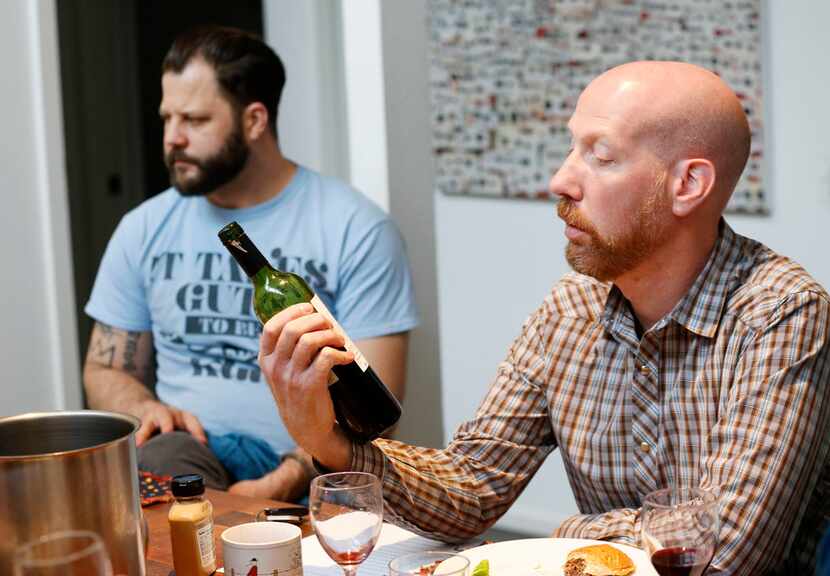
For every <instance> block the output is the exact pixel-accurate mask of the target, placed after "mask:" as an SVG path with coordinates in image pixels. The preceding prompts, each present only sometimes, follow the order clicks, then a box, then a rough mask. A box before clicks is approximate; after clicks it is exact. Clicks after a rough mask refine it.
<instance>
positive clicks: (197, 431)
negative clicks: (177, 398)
mask: <svg viewBox="0 0 830 576" xmlns="http://www.w3.org/2000/svg"><path fill="white" fill-rule="evenodd" d="M179 415H180V417H181V428H183V429H184V430H187V431H188V432H189V433H190V435H191V436H193V437H194V438H195V439H196V440H198V441H199V442H201V443H202V444H207V435H206V434H205V429H204V428H202V423H201V422H199V419H198V418H197V417H196V416H194V415H193V414H191V413H190V412H185V411H184V410H182V411H180V412H179Z"/></svg>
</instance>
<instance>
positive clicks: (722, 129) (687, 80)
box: [580, 62, 750, 210]
mask: <svg viewBox="0 0 830 576" xmlns="http://www.w3.org/2000/svg"><path fill="white" fill-rule="evenodd" d="M601 100H602V101H604V103H605V106H606V109H607V108H608V106H609V103H611V109H612V110H613V111H614V115H615V116H617V117H618V118H624V119H625V123H626V125H625V130H626V131H628V132H629V133H630V134H631V135H633V136H636V137H637V138H638V139H640V140H642V141H644V142H648V143H651V144H653V145H654V150H655V152H656V154H657V155H658V156H659V157H661V158H663V159H664V160H666V161H667V162H669V163H673V162H675V161H677V160H681V159H685V158H705V159H707V160H710V161H711V162H712V163H713V165H714V166H715V171H716V179H715V185H714V188H713V190H712V192H713V200H714V205H715V207H719V210H722V209H723V207H725V206H726V202H727V201H728V200H729V196H730V195H731V194H732V190H733V189H734V187H735V184H736V183H737V181H738V178H739V177H740V175H741V173H742V172H743V169H744V166H745V165H746V161H747V158H748V157H749V146H750V130H749V123H748V122H747V118H746V114H745V113H744V110H743V106H742V105H741V103H740V101H739V100H738V98H737V96H735V93H734V92H732V90H731V89H730V88H729V87H728V86H727V85H726V83H725V82H723V80H721V79H720V78H719V77H718V76H717V75H715V74H713V73H712V72H710V71H709V70H706V69H705V68H701V67H699V66H694V65H692V64H686V63H683V62H631V63H627V64H623V65H621V66H617V67H615V68H612V69H611V70H608V71H607V72H605V73H604V74H602V75H600V76H598V77H597V78H596V79H595V80H594V81H592V82H591V84H590V85H589V86H588V87H587V88H586V89H585V91H584V92H583V94H582V96H581V97H580V105H585V106H588V107H590V106H591V105H592V103H594V102H595V103H599V102H600V101H601Z"/></svg>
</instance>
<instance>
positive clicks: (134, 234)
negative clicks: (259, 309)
mask: <svg viewBox="0 0 830 576" xmlns="http://www.w3.org/2000/svg"><path fill="white" fill-rule="evenodd" d="M232 220H236V221H237V222H239V224H240V225H241V226H242V227H243V228H244V229H245V232H246V233H247V234H248V237H250V238H251V240H252V241H253V242H254V243H255V244H256V245H257V246H258V247H259V249H260V250H261V251H262V253H263V254H264V255H265V256H266V258H268V259H269V260H270V261H271V263H272V264H273V265H274V266H275V267H277V268H279V269H280V270H285V271H288V272H294V273H296V274H299V275H300V276H302V277H303V278H305V280H306V281H307V282H308V284H309V286H310V287H311V288H312V290H314V291H315V292H316V293H317V295H319V296H320V297H321V298H322V299H323V301H324V302H325V304H326V305H327V306H328V307H329V309H330V310H331V312H332V314H334V316H335V317H336V318H337V320H338V321H339V322H340V324H341V325H342V326H343V328H344V329H345V330H346V333H347V334H348V335H349V336H350V337H351V338H352V339H353V340H360V339H363V338H371V337H376V336H383V335H387V334H393V333H396V332H402V331H406V330H410V329H412V328H413V327H415V326H416V325H417V323H418V318H417V311H416V308H415V297H414V293H413V288H412V279H411V276H410V271H409V265H408V262H407V258H406V253H405V250H404V245H403V241H402V239H401V236H400V233H399V232H398V229H397V227H396V226H395V224H394V222H392V220H391V219H390V218H389V216H387V215H386V214H385V213H384V212H383V211H382V210H380V209H379V208H378V207H377V206H376V205H374V204H373V203H372V202H371V201H370V200H368V199H367V198H366V197H365V196H363V195H362V194H360V193H359V192H357V191H356V190H354V189H352V188H350V187H348V186H347V185H345V184H343V183H341V182H338V181H336V180H332V179H329V178H325V177H323V176H321V175H319V174H317V173H315V172H312V171H310V170H307V169H304V168H302V167H298V169H297V172H296V174H295V175H294V177H293V179H292V180H291V181H290V183H289V184H288V186H286V188H285V189H284V190H283V191H282V192H281V193H280V194H278V195H277V196H276V197H274V198H273V199H271V200H268V201H267V202H264V203H262V204H258V205H256V206H252V207H249V208H243V209H238V210H229V209H223V208H218V207H216V206H214V205H213V204H211V203H210V202H209V201H208V200H207V199H206V198H204V197H189V198H186V197H183V196H181V195H180V194H179V193H178V192H177V191H176V190H174V189H172V188H171V189H169V190H167V191H165V192H163V193H161V194H159V195H158V196H156V197H154V198H151V199H149V200H147V201H146V202H144V203H142V204H141V205H140V206H138V207H137V208H136V209H134V210H132V211H131V212H129V213H128V214H127V215H125V216H124V218H123V219H122V220H121V222H120V223H119V225H118V228H117V229H116V230H115V233H114V234H113V236H112V238H111V239H110V242H109V245H108V246H107V250H106V252H105V254H104V257H103V259H102V260H101V265H100V268H99V269H98V275H97V277H96V279H95V286H94V287H93V290H92V295H91V296H90V299H89V302H88V303H87V305H86V313H87V314H89V315H90V316H91V317H92V318H94V319H95V320H97V321H98V322H101V323H104V324H108V325H110V326H113V327H116V328H119V329H121V330H131V331H142V332H144V331H149V330H152V333H153V341H154V345H155V350H156V363H157V372H156V380H157V384H156V394H157V395H158V397H159V399H160V400H162V401H163V402H165V403H168V404H170V405H172V406H175V407H178V408H181V409H184V410H188V411H190V412H192V413H194V414H195V415H196V416H198V418H199V420H200V421H201V422H202V425H203V426H204V427H205V429H206V430H207V431H208V432H209V433H211V434H216V435H221V434H243V435H247V436H253V437H257V438H261V439H264V440H266V441H267V442H268V444H269V445H270V446H271V447H272V448H273V449H274V451H275V452H276V453H277V454H282V453H284V452H286V451H287V450H290V449H292V448H293V447H294V442H293V440H292V439H291V437H290V436H289V435H288V432H287V431H286V430H285V427H284V426H283V424H282V421H281V420H280V418H279V413H278V410H277V407H276V403H275V402H274V398H273V397H272V395H271V392H270V390H269V388H268V385H267V383H266V382H265V379H264V378H263V377H262V375H261V373H260V370H259V366H258V364H257V361H256V359H257V351H258V348H259V335H260V332H261V326H260V324H259V321H258V320H257V319H256V317H255V316H254V314H253V311H252V308H251V298H252V293H253V288H252V287H251V284H250V281H249V280H248V277H247V276H245V273H244V272H242V270H241V269H240V268H239V266H238V265H237V264H236V262H235V260H234V259H233V257H232V256H231V255H230V254H229V253H228V252H227V251H226V250H225V248H224V247H223V246H222V244H221V242H220V241H219V238H218V237H217V235H216V234H217V232H218V231H219V230H220V229H221V228H222V227H223V226H224V225H225V224H227V223H228V222H230V221H232Z"/></svg>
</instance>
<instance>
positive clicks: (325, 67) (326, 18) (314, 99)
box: [263, 0, 349, 179]
mask: <svg viewBox="0 0 830 576" xmlns="http://www.w3.org/2000/svg"><path fill="white" fill-rule="evenodd" d="M263 8H264V15H263V19H264V29H265V34H264V36H265V40H266V41H267V42H268V43H269V44H270V45H271V47H272V48H274V50H275V51H276V52H277V54H279V55H280V58H281V59H282V62H283V66H285V75H286V84H285V89H284V90H283V95H282V100H281V102H280V110H279V117H278V122H279V126H278V128H279V130H278V131H279V135H280V146H281V148H282V151H283V153H284V154H285V155H286V156H287V157H288V158H291V159H292V160H294V161H296V162H299V163H300V164H303V165H304V166H308V167H310V168H313V169H314V170H317V171H319V172H322V173H323V174H326V175H328V176H334V177H337V178H342V179H348V177H349V154H348V150H349V148H348V143H347V139H348V130H347V120H346V98H345V93H346V90H345V84H344V77H343V55H342V44H343V42H342V37H341V26H340V3H339V0H314V1H309V2H296V0H265V1H264V2H263Z"/></svg>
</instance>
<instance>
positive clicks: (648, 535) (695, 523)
mask: <svg viewBox="0 0 830 576" xmlns="http://www.w3.org/2000/svg"><path fill="white" fill-rule="evenodd" d="M642 536H643V544H644V546H645V549H646V552H647V553H648V555H649V557H650V558H651V564H652V566H654V569H655V570H657V573H658V574H660V575H661V576H700V575H701V574H703V572H704V570H706V568H707V566H709V562H711V561H712V555H713V554H714V553H715V546H716V544H717V541H718V499H717V496H716V495H715V493H714V492H712V491H710V490H704V489H701V488H664V489H662V490H657V491H655V492H652V493H650V494H648V495H647V496H646V497H645V499H644V500H643V509H642Z"/></svg>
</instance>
